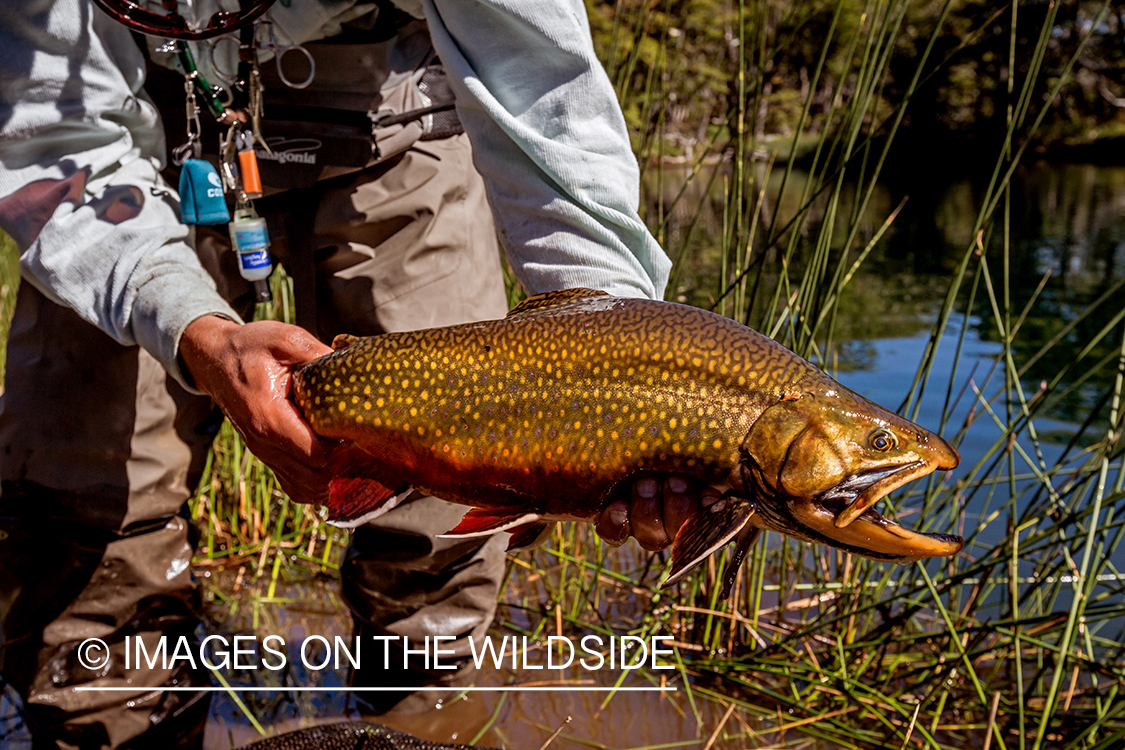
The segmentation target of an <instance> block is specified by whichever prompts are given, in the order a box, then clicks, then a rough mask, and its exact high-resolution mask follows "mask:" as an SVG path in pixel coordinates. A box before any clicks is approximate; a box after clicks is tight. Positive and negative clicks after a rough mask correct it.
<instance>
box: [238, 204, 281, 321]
mask: <svg viewBox="0 0 1125 750" xmlns="http://www.w3.org/2000/svg"><path fill="white" fill-rule="evenodd" d="M230 241H231V244H232V245H233V246H234V249H235V250H237V251H238V272H239V274H241V275H242V278H244V279H246V280H247V281H250V282H253V284H254V295H255V297H256V300H257V301H258V302H269V301H270V300H271V299H273V296H272V295H271V294H270V285H269V282H267V281H266V279H268V278H269V275H270V272H272V271H273V260H272V258H270V236H269V232H267V231H266V220H265V219H263V218H261V217H260V216H258V212H257V211H255V210H254V205H253V204H252V203H250V201H249V200H247V199H246V197H245V196H244V195H240V196H239V199H238V203H237V204H236V205H235V207H234V218H233V219H231V222H230Z"/></svg>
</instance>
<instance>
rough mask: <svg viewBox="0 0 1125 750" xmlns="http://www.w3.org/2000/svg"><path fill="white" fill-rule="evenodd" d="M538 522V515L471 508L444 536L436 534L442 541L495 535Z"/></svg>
mask: <svg viewBox="0 0 1125 750" xmlns="http://www.w3.org/2000/svg"><path fill="white" fill-rule="evenodd" d="M538 520H539V514H538V513H527V512H525V511H512V510H505V509H502V508H500V509H497V508H473V509H472V510H470V511H469V512H468V513H466V514H465V515H464V516H462V517H461V523H459V524H457V525H456V526H454V527H453V528H452V529H450V530H449V531H447V532H445V533H444V534H438V536H439V537H441V538H442V539H456V538H459V537H467V536H484V535H485V534H495V533H496V532H497V531H514V530H515V529H516V527H518V526H522V525H524V524H532V523H535V522H536V521H538Z"/></svg>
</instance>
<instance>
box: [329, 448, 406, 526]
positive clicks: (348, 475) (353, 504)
mask: <svg viewBox="0 0 1125 750" xmlns="http://www.w3.org/2000/svg"><path fill="white" fill-rule="evenodd" d="M328 471H329V473H330V475H331V477H332V478H331V479H330V480H329V481H328V503H327V505H328V522H329V523H330V524H332V525H333V526H339V527H341V528H345V529H354V528H355V527H357V526H360V525H362V524H365V523H367V522H368V521H372V520H374V519H376V518H378V517H379V516H381V515H383V514H384V513H386V512H387V511H388V510H390V509H391V508H393V507H395V506H396V505H398V503H399V502H401V501H402V499H403V498H404V497H405V495H406V494H407V491H408V490H409V489H410V488H409V487H408V486H407V485H406V484H405V483H402V482H393V481H386V480H384V479H382V478H381V474H382V473H383V471H382V468H381V466H380V464H379V463H378V462H377V461H376V460H375V458H374V456H372V455H371V454H369V453H367V452H365V451H363V450H362V449H360V448H359V447H357V446H356V445H355V444H354V443H340V444H338V445H337V446H335V447H334V448H333V449H332V452H331V453H330V454H329V456H328Z"/></svg>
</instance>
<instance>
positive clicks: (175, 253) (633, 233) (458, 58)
mask: <svg viewBox="0 0 1125 750" xmlns="http://www.w3.org/2000/svg"><path fill="white" fill-rule="evenodd" d="M198 5H203V3H197V6H198ZM361 7H362V6H360V5H359V4H357V3H356V2H354V0H317V1H315V2H314V1H313V0H303V2H294V3H292V4H291V6H290V8H288V9H286V8H283V7H282V6H281V5H280V4H279V5H277V6H275V10H274V11H271V13H273V15H274V16H275V20H277V21H278V24H277V25H278V29H279V33H280V34H282V35H283V36H284V37H287V38H286V39H284V41H297V42H305V41H311V40H314V39H317V38H322V37H324V36H326V35H330V34H332V33H334V30H335V29H338V28H339V23H340V22H341V21H342V20H346V19H347V18H348V17H349V16H350V15H354V14H355V13H356V12H357V11H358V10H359V9H360V8H361ZM197 10H198V11H199V15H200V16H201V17H204V18H206V17H207V16H208V15H209V12H207V11H208V10H213V8H212V9H208V8H205V7H199V8H197ZM424 10H425V15H426V19H427V22H428V23H429V26H430V31H431V34H432V36H433V40H434V45H435V47H436V49H437V51H438V54H439V55H440V57H441V58H442V61H443V62H444V64H445V66H446V69H447V71H448V73H449V75H450V79H451V81H452V83H453V86H454V88H455V91H456V93H457V97H458V110H459V113H460V115H461V119H462V122H463V124H464V127H465V130H466V132H467V133H468V134H469V137H470V139H471V140H472V142H473V144H474V153H475V160H476V163H477V165H478V168H479V170H480V171H481V174H482V175H483V177H484V179H485V185H486V188H487V190H488V195H489V199H490V202H491V205H492V208H493V212H494V214H495V215H496V220H497V226H498V227H499V230H500V233H501V239H502V242H503V244H504V246H505V249H506V250H507V252H508V254H509V258H510V259H511V261H512V265H513V267H514V269H515V271H516V274H517V276H518V277H519V279H520V281H521V283H522V284H523V286H524V288H525V289H526V290H527V291H528V292H529V293H532V294H534V293H537V292H541V291H546V290H549V289H556V288H564V287H570V286H587V287H593V288H599V289H604V290H606V291H609V292H611V293H614V294H620V295H626V296H648V297H658V296H659V295H661V294H662V293H663V289H664V285H665V283H666V281H667V277H668V271H669V268H670V263H669V261H668V259H667V257H666V256H665V254H664V252H663V251H662V250H661V249H660V247H659V246H658V245H657V243H656V241H655V240H654V239H653V238H652V236H651V234H649V232H648V230H647V229H646V228H645V226H644V224H643V223H642V222H641V220H640V218H639V216H638V214H637V204H638V200H639V197H638V194H639V170H638V168H637V164H636V161H635V159H634V157H633V155H632V153H631V151H630V148H629V139H628V134H627V132H626V129H625V123H624V119H623V117H622V115H621V112H620V109H619V108H618V105H617V102H616V99H615V98H614V93H613V89H612V86H611V85H610V82H609V79H608V78H607V76H606V75H605V72H604V71H603V70H602V68H601V66H600V65H599V63H598V61H597V59H596V58H595V56H594V51H593V46H592V42H591V40H590V34H589V28H588V25H587V22H586V17H585V10H584V8H583V6H582V3H581V1H580V0H424ZM143 81H144V60H143V56H142V55H141V53H140V50H139V49H138V48H137V46H136V44H135V43H134V41H133V39H132V38H131V36H130V34H129V32H128V31H127V30H126V29H125V28H124V27H123V26H120V25H119V24H117V23H116V22H115V21H113V20H112V19H110V18H109V17H108V16H107V15H105V14H104V13H102V12H101V11H100V10H98V9H97V8H96V7H95V6H93V5H92V3H90V2H89V0H30V1H29V2H20V1H19V0H3V1H2V2H0V227H3V228H4V229H5V230H6V231H7V232H8V233H9V234H11V235H12V236H13V237H14V238H15V239H16V241H17V243H18V244H19V247H20V250H21V253H22V255H21V273H22V275H23V278H24V280H25V281H26V282H27V283H31V284H34V285H35V286H36V287H37V288H38V289H39V290H40V291H42V292H43V293H44V294H46V295H47V296H48V297H49V298H50V299H52V300H54V301H55V302H57V303H59V304H63V305H65V306H67V307H70V308H72V309H74V310H75V311H76V312H77V313H78V314H79V315H81V316H82V317H83V318H84V319H85V320H87V321H89V322H91V323H93V324H94V325H96V326H98V328H100V329H101V330H103V331H105V332H106V333H107V334H109V335H110V336H112V337H113V338H114V339H115V340H116V341H118V342H120V343H122V344H126V345H128V344H139V345H140V346H143V347H144V348H146V349H147V350H148V351H150V352H151V353H152V354H153V355H154V356H155V357H156V358H157V359H158V360H159V361H160V362H161V363H162V364H163V365H164V367H165V368H166V369H167V370H168V371H169V372H170V373H172V374H173V375H174V376H175V377H176V378H177V379H179V380H180V381H181V382H183V374H182V373H181V372H180V369H179V366H178V363H177V358H176V352H177V346H178V343H179V339H180V336H181V334H182V333H183V331H184V329H185V328H187V326H188V325H189V324H190V323H191V322H192V321H194V320H196V319H197V318H199V317H201V316H204V315H208V314H217V315H223V316H226V317H230V318H232V319H236V320H237V318H238V316H237V315H236V314H235V313H234V311H233V310H232V309H231V308H230V307H229V305H227V304H226V302H225V301H223V299H222V298H221V297H220V296H219V295H218V293H217V292H216V291H215V286H214V283H213V282H212V281H211V279H210V278H209V276H208V275H207V274H206V272H205V271H204V270H203V268H202V267H201V266H200V264H199V261H198V258H197V257H196V256H195V253H194V251H193V249H192V247H191V241H192V237H191V232H190V230H189V229H188V228H187V227H185V226H184V225H183V224H181V223H180V221H179V210H178V197H177V196H176V193H175V191H174V190H172V189H171V188H169V187H168V186H167V185H166V184H165V183H164V182H163V181H162V180H161V178H160V176H159V169H160V168H161V166H162V165H163V163H164V158H165V146H164V141H163V131H162V129H161V126H160V120H159V116H158V114H157V112H156V110H155V108H154V107H153V106H152V104H151V103H150V102H149V101H148V100H147V99H146V98H145V97H144V95H143V93H142V92H141V85H142V84H143Z"/></svg>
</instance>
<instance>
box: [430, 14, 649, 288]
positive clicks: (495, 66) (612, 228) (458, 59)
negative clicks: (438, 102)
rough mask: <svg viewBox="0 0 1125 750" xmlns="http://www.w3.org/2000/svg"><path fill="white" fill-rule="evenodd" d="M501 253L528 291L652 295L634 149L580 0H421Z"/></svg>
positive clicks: (645, 230)
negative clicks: (586, 289)
mask: <svg viewBox="0 0 1125 750" xmlns="http://www.w3.org/2000/svg"><path fill="white" fill-rule="evenodd" d="M425 11H426V20H427V22H428V23H429V26H430V33H431V35H432V36H433V40H434V47H435V48H436V50H437V52H438V55H439V56H440V57H441V60H442V62H443V63H444V65H445V67H446V70H447V71H448V73H449V76H450V80H451V82H452V84H453V86H454V90H455V92H456V95H457V109H458V114H459V115H460V117H461V121H462V123H463V124H464V127H465V130H466V132H467V133H468V134H469V137H470V139H471V140H472V143H473V149H474V157H473V158H474V161H475V163H476V165H477V169H478V170H479V171H480V173H481V175H482V176H483V177H484V179H485V184H486V187H487V190H488V196H489V200H490V202H491V204H492V209H493V213H494V214H495V216H496V223H497V227H498V230H499V232H500V238H501V242H502V243H503V245H504V248H505V250H506V251H507V253H508V257H509V260H510V261H511V262H512V265H513V268H514V270H515V272H516V275H517V277H518V278H519V280H520V282H521V284H523V286H524V288H525V290H526V291H527V292H528V293H530V294H535V293H538V292H542V291H548V290H552V289H559V288H564V287H576V286H584V287H592V288H597V289H603V290H605V291H607V292H610V293H612V294H618V295H623V296H632V297H641V296H643V297H650V298H659V297H661V296H662V295H663V293H664V286H665V284H666V283H667V280H668V272H669V270H670V268H671V263H670V262H669V260H668V257H667V255H666V254H665V253H664V251H663V249H661V247H660V245H659V244H657V242H656V240H655V239H654V238H653V236H652V235H651V233H650V232H649V231H648V229H647V228H646V227H645V225H644V222H643V221H641V218H640V216H639V214H638V211H637V208H638V203H639V192H640V179H639V169H638V166H637V162H636V158H635V157H634V156H633V153H632V150H631V148H630V144H629V137H628V132H627V130H626V127H625V120H624V117H623V116H622V114H621V109H620V107H619V105H618V103H617V99H616V97H615V95H614V91H613V87H612V85H611V84H610V81H609V78H608V76H607V75H606V73H605V71H604V69H603V68H602V67H601V64H600V62H599V61H598V59H597V57H596V56H595V54H594V48H593V43H592V41H591V38H590V28H589V23H588V21H587V19H586V12H585V8H584V6H583V5H582V2H581V0H425Z"/></svg>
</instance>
